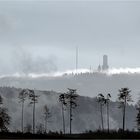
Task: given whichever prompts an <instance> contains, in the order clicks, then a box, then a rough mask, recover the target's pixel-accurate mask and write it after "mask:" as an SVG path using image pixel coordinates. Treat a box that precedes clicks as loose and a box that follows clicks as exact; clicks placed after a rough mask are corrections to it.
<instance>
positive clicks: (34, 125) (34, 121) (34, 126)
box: [33, 101, 35, 134]
mask: <svg viewBox="0 0 140 140" xmlns="http://www.w3.org/2000/svg"><path fill="white" fill-rule="evenodd" d="M33 134H35V101H34V103H33Z"/></svg>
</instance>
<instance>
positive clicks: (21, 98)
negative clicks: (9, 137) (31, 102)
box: [18, 89, 28, 133]
mask: <svg viewBox="0 0 140 140" xmlns="http://www.w3.org/2000/svg"><path fill="white" fill-rule="evenodd" d="M27 95H28V91H27V90H26V89H23V90H22V91H21V92H20V93H19V96H18V98H19V102H20V103H21V104H22V111H21V131H22V133H23V131H24V102H25V100H26V97H27Z"/></svg>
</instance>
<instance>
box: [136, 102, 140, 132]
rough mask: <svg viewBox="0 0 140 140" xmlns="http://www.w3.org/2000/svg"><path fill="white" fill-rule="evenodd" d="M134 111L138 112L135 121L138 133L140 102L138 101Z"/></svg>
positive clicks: (139, 129)
mask: <svg viewBox="0 0 140 140" xmlns="http://www.w3.org/2000/svg"><path fill="white" fill-rule="evenodd" d="M136 109H137V111H138V113H137V116H136V121H137V129H138V131H140V100H139V101H138V103H137V105H136Z"/></svg>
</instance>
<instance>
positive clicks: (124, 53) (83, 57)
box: [0, 0, 140, 73]
mask: <svg viewBox="0 0 140 140" xmlns="http://www.w3.org/2000/svg"><path fill="white" fill-rule="evenodd" d="M139 13H140V1H119V2H116V1H114V0H113V1H105V0H104V1H98V2H97V1H92V0H90V1H80V0H78V1H70V0H69V1H68V0H67V1H59V0H57V1H47V0H46V1H45V0H44V1H41V0H36V1H19V2H18V1H0V49H1V51H0V67H1V68H0V73H11V72H14V71H15V72H16V71H20V68H21V67H23V66H21V65H22V63H21V60H23V59H24V57H25V56H27V55H29V56H30V58H29V59H30V60H31V62H32V61H34V62H33V63H34V64H33V65H36V66H37V65H38V63H40V62H42V61H43V63H41V64H42V65H43V64H44V62H45V61H46V62H47V63H48V62H49V60H51V63H50V62H49V63H50V64H49V65H51V64H53V66H54V65H56V66H57V69H58V70H65V69H72V68H75V64H74V62H75V47H76V46H78V48H79V67H80V68H89V66H90V65H91V66H92V67H94V68H96V67H97V65H98V64H99V62H100V63H101V62H102V55H103V54H108V55H109V64H110V66H111V67H139V66H140V62H139V59H140V55H139V54H140V14H139ZM19 54H22V55H19ZM24 54H25V55H24ZM21 57H22V58H21ZM26 58H27V57H26ZM26 58H25V59H26ZM19 64H20V65H19ZM26 64H27V65H28V60H27V61H26ZM26 64H25V63H23V65H26ZM30 67H32V64H30V66H29V68H30ZM39 67H40V69H45V70H46V68H44V67H47V66H46V65H45V66H44V67H41V66H39ZM54 70H56V69H55V68H54ZM37 71H38V70H37Z"/></svg>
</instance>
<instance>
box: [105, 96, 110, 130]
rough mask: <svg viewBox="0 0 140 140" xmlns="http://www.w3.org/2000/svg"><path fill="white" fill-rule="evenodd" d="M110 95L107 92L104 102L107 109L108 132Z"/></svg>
mask: <svg viewBox="0 0 140 140" xmlns="http://www.w3.org/2000/svg"><path fill="white" fill-rule="evenodd" d="M110 98H111V95H110V94H109V93H108V94H107V97H106V98H105V104H106V109H107V110H106V111H107V127H108V133H109V102H110Z"/></svg>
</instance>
